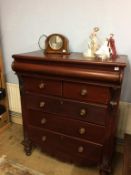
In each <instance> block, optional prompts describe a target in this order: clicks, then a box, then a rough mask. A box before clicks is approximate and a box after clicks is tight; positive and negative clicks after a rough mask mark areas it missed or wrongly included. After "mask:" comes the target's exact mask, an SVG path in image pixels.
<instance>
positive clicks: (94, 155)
mask: <svg viewBox="0 0 131 175" xmlns="http://www.w3.org/2000/svg"><path fill="white" fill-rule="evenodd" d="M28 131H29V132H28V134H29V136H30V138H31V140H32V141H33V142H34V143H35V144H37V145H39V146H40V147H41V148H42V150H43V151H44V152H47V153H54V154H56V155H57V157H58V156H59V155H58V154H59V152H61V154H66V155H67V157H68V159H69V158H70V157H71V158H72V161H73V162H75V161H76V162H79V161H80V160H82V161H83V165H84V164H94V163H99V162H100V159H101V153H102V145H99V144H94V143H92V142H88V141H83V140H80V139H76V138H73V137H69V136H66V135H62V134H59V133H56V132H51V131H50V130H46V129H38V128H35V127H29V128H28ZM84 160H85V161H86V162H84Z"/></svg>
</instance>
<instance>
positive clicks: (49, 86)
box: [23, 77, 62, 96]
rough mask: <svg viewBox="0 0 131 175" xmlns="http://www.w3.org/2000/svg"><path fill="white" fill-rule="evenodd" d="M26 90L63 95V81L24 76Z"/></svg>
mask: <svg viewBox="0 0 131 175" xmlns="http://www.w3.org/2000/svg"><path fill="white" fill-rule="evenodd" d="M23 81H24V89H25V91H30V92H36V93H42V94H48V95H56V96H61V95H62V83H61V81H57V80H50V79H42V78H37V79H36V78H34V77H33V78H31V77H23Z"/></svg>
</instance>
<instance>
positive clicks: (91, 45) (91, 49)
mask: <svg viewBox="0 0 131 175" xmlns="http://www.w3.org/2000/svg"><path fill="white" fill-rule="evenodd" d="M98 31H99V28H98V27H94V28H93V32H92V33H91V35H90V37H89V39H90V41H89V42H88V49H87V51H86V52H84V53H83V55H84V56H85V57H95V52H96V51H97V50H98V49H99V43H98V38H97V32H98Z"/></svg>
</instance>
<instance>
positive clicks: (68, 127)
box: [28, 110, 105, 144]
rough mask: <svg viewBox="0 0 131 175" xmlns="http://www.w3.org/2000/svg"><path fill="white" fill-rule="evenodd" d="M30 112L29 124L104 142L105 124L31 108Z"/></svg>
mask: <svg viewBox="0 0 131 175" xmlns="http://www.w3.org/2000/svg"><path fill="white" fill-rule="evenodd" d="M29 114H30V115H28V122H29V125H32V126H37V127H40V128H46V129H50V130H52V131H55V132H59V133H63V134H66V135H70V136H73V137H78V138H81V139H86V140H89V141H92V142H95V143H99V144H103V143H104V139H105V127H103V126H99V125H95V124H91V123H88V122H83V121H79V120H73V119H69V118H64V117H60V116H56V115H53V114H48V113H42V112H40V111H35V110H29Z"/></svg>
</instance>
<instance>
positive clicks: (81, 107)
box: [25, 93, 108, 125]
mask: <svg viewBox="0 0 131 175" xmlns="http://www.w3.org/2000/svg"><path fill="white" fill-rule="evenodd" d="M25 98H26V100H25V101H26V104H27V108H30V109H35V110H40V111H43V112H46V113H52V114H58V115H61V116H64V117H69V118H74V119H78V120H82V121H88V122H91V123H95V124H99V125H105V122H106V117H107V113H108V107H107V106H106V105H92V104H88V103H82V102H81V103H79V102H77V101H70V100H65V99H61V98H53V97H47V96H42V95H35V94H29V93H27V95H25Z"/></svg>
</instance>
